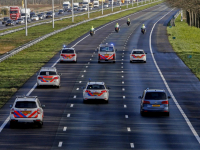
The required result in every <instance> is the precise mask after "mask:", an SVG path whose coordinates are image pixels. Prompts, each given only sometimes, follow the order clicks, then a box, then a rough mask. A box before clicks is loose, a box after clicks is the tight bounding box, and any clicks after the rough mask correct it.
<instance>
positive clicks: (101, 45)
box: [99, 43, 114, 47]
mask: <svg viewBox="0 0 200 150" xmlns="http://www.w3.org/2000/svg"><path fill="white" fill-rule="evenodd" d="M104 46H112V47H114V45H113V44H108V43H106V44H100V45H99V47H104Z"/></svg>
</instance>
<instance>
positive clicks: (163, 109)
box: [141, 107, 169, 112]
mask: <svg viewBox="0 0 200 150" xmlns="http://www.w3.org/2000/svg"><path fill="white" fill-rule="evenodd" d="M141 111H142V112H169V107H164V108H157V109H152V108H142V109H141Z"/></svg>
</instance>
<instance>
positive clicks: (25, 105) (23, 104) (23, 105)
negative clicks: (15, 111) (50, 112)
mask: <svg viewBox="0 0 200 150" xmlns="http://www.w3.org/2000/svg"><path fill="white" fill-rule="evenodd" d="M15 108H37V105H36V103H35V102H30V101H19V102H16V104H15Z"/></svg>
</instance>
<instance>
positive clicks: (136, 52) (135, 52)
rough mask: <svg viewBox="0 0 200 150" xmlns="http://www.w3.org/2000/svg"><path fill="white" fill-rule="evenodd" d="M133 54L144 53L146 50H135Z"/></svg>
mask: <svg viewBox="0 0 200 150" xmlns="http://www.w3.org/2000/svg"><path fill="white" fill-rule="evenodd" d="M132 54H144V52H143V51H133V53H132Z"/></svg>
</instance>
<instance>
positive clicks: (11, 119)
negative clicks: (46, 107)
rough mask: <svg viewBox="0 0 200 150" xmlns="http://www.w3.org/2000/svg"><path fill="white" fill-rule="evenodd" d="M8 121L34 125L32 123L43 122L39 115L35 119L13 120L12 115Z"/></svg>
mask: <svg viewBox="0 0 200 150" xmlns="http://www.w3.org/2000/svg"><path fill="white" fill-rule="evenodd" d="M10 121H12V122H16V123H17V122H30V123H34V122H40V121H43V118H42V117H41V115H38V117H37V118H14V117H13V116H12V115H11V117H10Z"/></svg>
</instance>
